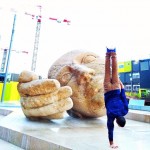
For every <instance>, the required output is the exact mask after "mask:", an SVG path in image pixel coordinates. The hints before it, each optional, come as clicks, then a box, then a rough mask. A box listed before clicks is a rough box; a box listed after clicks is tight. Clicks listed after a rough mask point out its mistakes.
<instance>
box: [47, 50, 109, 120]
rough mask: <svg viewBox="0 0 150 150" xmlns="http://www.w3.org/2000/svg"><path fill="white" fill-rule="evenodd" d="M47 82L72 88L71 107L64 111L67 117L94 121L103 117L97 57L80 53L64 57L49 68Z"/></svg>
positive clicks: (101, 74)
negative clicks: (53, 80)
mask: <svg viewBox="0 0 150 150" xmlns="http://www.w3.org/2000/svg"><path fill="white" fill-rule="evenodd" d="M48 78H50V79H51V78H53V79H57V80H58V81H59V82H60V84H61V85H62V86H66V85H67V86H70V87H71V88H72V91H73V94H72V96H71V98H72V100H73V107H72V109H70V110H68V111H67V112H68V114H69V115H70V116H72V117H77V118H95V117H101V116H103V115H105V113H106V111H105V104H104V93H103V79H104V59H102V58H100V56H98V55H97V54H95V53H92V52H87V51H82V50H81V51H80V50H75V51H71V52H69V53H66V54H64V55H63V56H62V57H60V58H59V59H58V60H57V61H56V62H54V63H53V65H52V66H51V67H50V69H49V72H48Z"/></svg>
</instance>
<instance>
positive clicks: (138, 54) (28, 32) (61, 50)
mask: <svg viewBox="0 0 150 150" xmlns="http://www.w3.org/2000/svg"><path fill="white" fill-rule="evenodd" d="M39 5H40V6H42V8H41V15H42V22H41V30H40V38H39V47H38V57H37V65H36V72H37V73H38V74H40V75H42V76H45V77H46V76H47V73H48V69H49V68H50V66H51V65H52V64H53V62H55V61H56V60H57V59H58V58H59V57H61V56H62V55H63V54H65V53H67V52H69V51H71V50H77V49H80V50H81V49H83V50H88V51H92V52H95V53H97V54H99V55H100V56H101V57H104V56H105V51H106V47H108V48H114V47H115V48H116V50H117V54H118V60H119V61H120V62H122V61H128V60H138V59H144V58H149V57H150V42H149V40H150V19H149V18H150V1H149V0H0V20H1V21H0V48H1V49H4V48H8V47H9V44H10V36H11V30H12V25H13V17H14V14H16V16H17V17H16V23H15V32H14V38H13V42H12V49H13V50H16V51H19V52H18V53H16V52H14V51H13V52H12V53H13V54H12V57H11V63H10V71H12V72H19V71H21V70H23V69H28V68H29V69H30V68H31V60H32V53H33V48H34V40H35V30H36V19H32V17H31V16H29V15H25V12H27V13H30V14H35V15H39V12H40V10H39V7H37V6H39ZM49 17H54V18H59V20H63V19H68V20H70V21H71V24H70V25H67V24H66V23H63V22H62V23H57V22H56V21H52V20H49V19H48V18H49ZM21 51H28V55H26V54H22V53H21ZM18 56H19V57H18ZM1 57H2V50H1V52H0V59H1ZM18 64H20V66H21V67H19V65H18Z"/></svg>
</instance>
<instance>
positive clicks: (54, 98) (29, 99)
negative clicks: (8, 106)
mask: <svg viewBox="0 0 150 150" xmlns="http://www.w3.org/2000/svg"><path fill="white" fill-rule="evenodd" d="M18 81H19V84H18V87H17V88H18V91H19V93H20V96H21V100H20V102H21V107H22V110H23V113H24V114H25V116H26V117H27V118H32V119H33V118H34V119H35V118H46V119H60V118H63V117H64V113H65V112H66V110H69V109H71V108H72V106H73V103H72V99H71V98H70V96H71V95H72V89H71V88H70V87H69V86H63V87H61V86H60V83H59V81H58V80H56V79H40V80H39V79H38V76H37V75H36V74H35V73H34V72H30V71H22V72H21V74H20V76H19V79H18Z"/></svg>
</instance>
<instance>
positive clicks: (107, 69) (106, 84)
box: [104, 53, 111, 93]
mask: <svg viewBox="0 0 150 150" xmlns="http://www.w3.org/2000/svg"><path fill="white" fill-rule="evenodd" d="M110 84H111V73H110V53H106V56H105V76H104V93H106V92H108V91H110V90H111V89H110Z"/></svg>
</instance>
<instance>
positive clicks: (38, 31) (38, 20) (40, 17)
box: [25, 5, 42, 71]
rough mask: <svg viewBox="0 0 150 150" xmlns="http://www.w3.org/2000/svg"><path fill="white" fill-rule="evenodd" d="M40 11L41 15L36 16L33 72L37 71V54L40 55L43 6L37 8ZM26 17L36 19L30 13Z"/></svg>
mask: <svg viewBox="0 0 150 150" xmlns="http://www.w3.org/2000/svg"><path fill="white" fill-rule="evenodd" d="M37 7H38V8H39V10H40V13H39V15H37V16H36V22H37V24H36V32H35V40H34V49H33V55H32V65H31V70H32V71H35V69H36V61H37V54H38V45H39V37H40V30H41V19H42V16H41V9H42V6H40V5H39V6H37ZM25 14H26V15H30V16H32V19H34V18H35V15H33V14H29V13H27V12H26V13H25Z"/></svg>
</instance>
